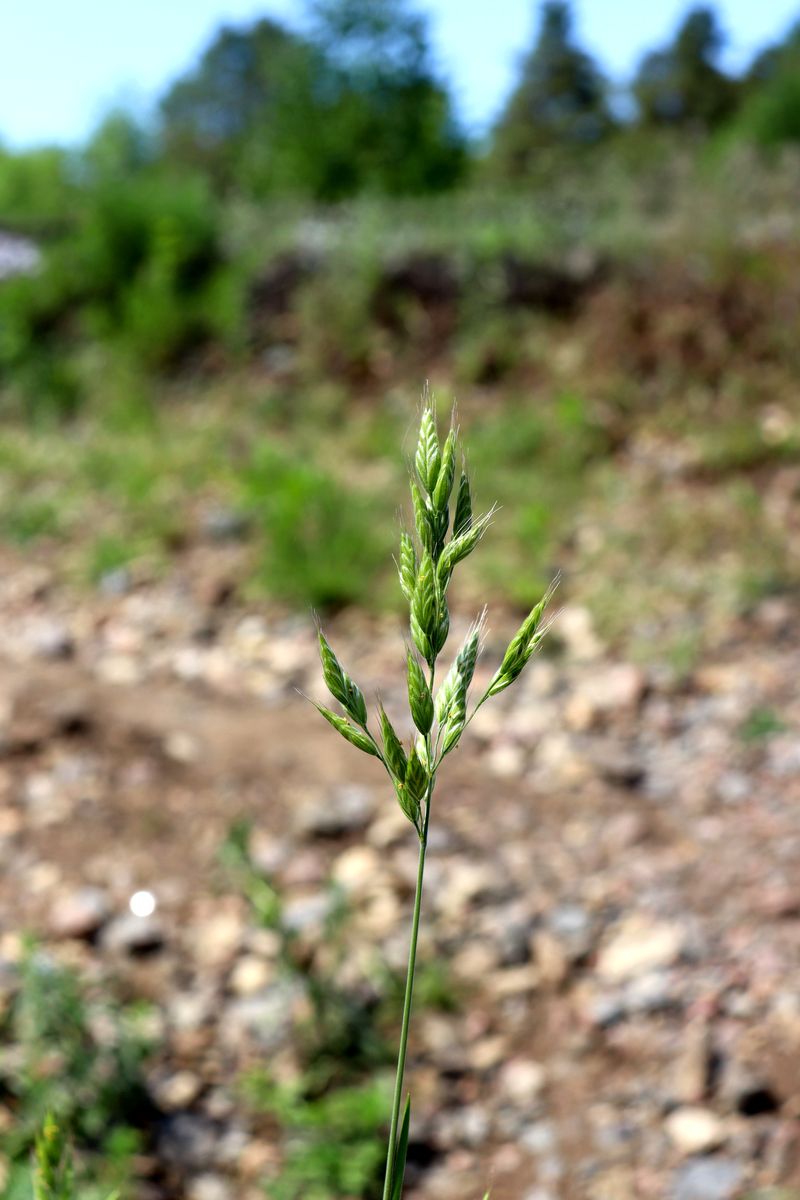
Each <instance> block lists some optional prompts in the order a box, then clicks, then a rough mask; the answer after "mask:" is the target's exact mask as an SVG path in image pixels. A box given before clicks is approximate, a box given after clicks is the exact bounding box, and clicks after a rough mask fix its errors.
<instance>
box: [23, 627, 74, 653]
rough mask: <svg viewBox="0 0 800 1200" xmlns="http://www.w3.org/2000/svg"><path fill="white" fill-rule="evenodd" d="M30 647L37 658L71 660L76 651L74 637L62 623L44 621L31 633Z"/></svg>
mask: <svg viewBox="0 0 800 1200" xmlns="http://www.w3.org/2000/svg"><path fill="white" fill-rule="evenodd" d="M30 645H31V649H32V650H33V653H34V654H35V655H36V656H37V658H47V659H53V660H58V659H65V658H71V657H72V655H73V653H74V651H75V643H74V642H73V640H72V635H71V634H70V632H69V630H68V629H67V628H66V626H65V625H62V624H61V622H60V621H53V620H42V621H40V622H38V623H37V624H36V625H35V626H34V628H33V630H32V633H31V638H30Z"/></svg>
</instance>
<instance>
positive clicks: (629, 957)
mask: <svg viewBox="0 0 800 1200" xmlns="http://www.w3.org/2000/svg"><path fill="white" fill-rule="evenodd" d="M685 944H686V933H685V930H684V929H683V927H682V926H681V925H678V924H676V923H674V922H667V921H655V920H652V919H650V918H648V917H643V916H640V915H638V914H637V915H634V916H632V917H628V918H626V919H625V920H624V921H623V922H622V923H621V924H620V925H619V926H618V928H617V930H616V932H615V933H614V934H613V936H612V937H611V939H610V941H608V942H607V943H606V945H605V946H603V947H602V948H601V950H600V953H599V955H598V958H597V974H598V976H599V977H600V978H601V979H604V980H607V981H609V982H618V981H620V980H625V979H631V978H633V977H634V976H636V975H641V974H644V973H645V972H646V971H652V970H654V969H657V968H659V967H670V966H672V965H673V964H674V963H675V962H677V961H678V959H679V958H680V956H681V954H682V953H683V950H684V947H685Z"/></svg>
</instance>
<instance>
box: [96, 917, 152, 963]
mask: <svg viewBox="0 0 800 1200" xmlns="http://www.w3.org/2000/svg"><path fill="white" fill-rule="evenodd" d="M164 941H165V936H164V928H163V926H162V924H161V922H160V921H159V920H158V918H157V917H137V916H135V915H134V914H133V913H125V914H124V915H122V916H119V917H115V918H114V920H113V921H110V922H109V924H108V925H106V927H105V929H104V930H103V933H102V937H101V942H102V946H103V948H104V949H105V950H109V951H111V953H118V954H119V953H121V954H148V953H150V952H151V951H154V950H160V949H161V947H162V946H163V945H164Z"/></svg>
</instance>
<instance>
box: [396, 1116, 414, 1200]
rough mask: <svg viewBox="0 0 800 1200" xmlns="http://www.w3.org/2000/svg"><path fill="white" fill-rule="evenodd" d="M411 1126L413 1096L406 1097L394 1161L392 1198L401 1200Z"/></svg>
mask: <svg viewBox="0 0 800 1200" xmlns="http://www.w3.org/2000/svg"><path fill="white" fill-rule="evenodd" d="M410 1128H411V1097H410V1096H407V1097H406V1106H405V1109H404V1110H403V1123H402V1125H401V1126H400V1137H399V1138H398V1139H397V1148H396V1150H395V1154H394V1161H393V1163H392V1200H401V1197H402V1195H403V1180H404V1179H405V1174H406V1157H407V1155H408V1134H409V1130H410Z"/></svg>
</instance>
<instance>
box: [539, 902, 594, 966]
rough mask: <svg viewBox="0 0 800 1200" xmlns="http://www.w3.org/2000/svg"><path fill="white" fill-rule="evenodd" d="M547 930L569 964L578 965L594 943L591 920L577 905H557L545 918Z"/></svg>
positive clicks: (583, 909)
mask: <svg viewBox="0 0 800 1200" xmlns="http://www.w3.org/2000/svg"><path fill="white" fill-rule="evenodd" d="M545 923H546V925H547V929H548V930H549V932H550V933H551V934H552V935H553V937H554V938H555V939H556V940H557V942H558V944H559V945H560V946H561V948H562V950H563V952H564V954H565V956H566V957H567V959H568V961H569V962H570V963H575V964H578V963H580V962H582V961H583V959H584V958H586V956H587V955H588V954H589V953H590V951H591V949H592V946H593V943H594V931H593V924H592V918H591V916H590V915H589V913H588V912H587V911H586V909H585V908H581V906H580V905H579V904H557V905H556V906H555V908H552V909H551V910H550V912H549V913H548V914H547V916H546V918H545Z"/></svg>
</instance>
